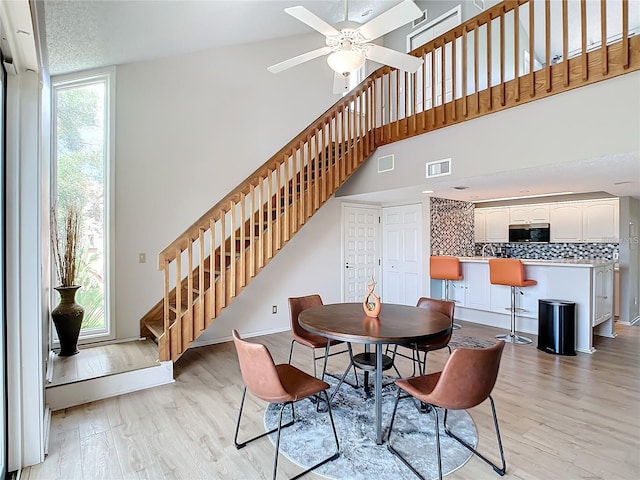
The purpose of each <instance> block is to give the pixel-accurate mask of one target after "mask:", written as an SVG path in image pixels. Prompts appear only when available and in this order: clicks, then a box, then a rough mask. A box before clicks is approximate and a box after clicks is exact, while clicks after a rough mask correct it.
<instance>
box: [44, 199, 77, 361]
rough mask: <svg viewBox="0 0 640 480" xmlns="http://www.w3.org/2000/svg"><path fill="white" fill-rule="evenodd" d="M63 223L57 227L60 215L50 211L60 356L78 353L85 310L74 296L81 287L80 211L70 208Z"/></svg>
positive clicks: (56, 323) (54, 318) (56, 325)
mask: <svg viewBox="0 0 640 480" xmlns="http://www.w3.org/2000/svg"><path fill="white" fill-rule="evenodd" d="M62 217H63V218H62V220H63V222H62V223H63V224H62V225H61V226H60V229H59V228H58V212H57V211H56V209H55V207H54V208H52V209H51V246H52V248H53V259H54V262H55V264H56V273H57V274H58V281H59V282H60V286H58V287H55V289H56V290H57V291H58V293H60V303H59V305H58V306H57V307H56V308H54V309H53V310H52V312H51V317H52V318H53V324H54V325H55V327H56V332H57V334H58V340H60V352H59V353H58V356H60V357H70V356H71V355H75V354H76V353H78V351H79V350H78V337H79V336H80V328H81V327H82V320H83V318H84V308H83V307H82V306H81V305H79V304H77V303H76V300H75V295H76V292H77V291H78V289H79V288H80V285H75V280H76V277H77V274H78V266H79V263H80V247H79V242H80V212H79V209H78V208H76V207H73V206H68V207H67V208H65V211H64V212H63V215H62Z"/></svg>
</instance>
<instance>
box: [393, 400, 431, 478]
mask: <svg viewBox="0 0 640 480" xmlns="http://www.w3.org/2000/svg"><path fill="white" fill-rule="evenodd" d="M403 398H412V397H411V395H404V396H403V395H402V390H401V389H398V395H397V396H396V403H395V405H394V406H393V413H392V414H391V422H389V434H388V435H387V450H389V451H390V452H391V453H392V454H393V455H395V456H396V457H398V458H399V459H400V460H401V461H402V463H404V464H405V465H406V466H407V467H408V468H409V469H410V470H411V471H412V472H413V473H414V474H415V475H416V476H417V477H418V478H420V479H421V480H425V477H424V476H423V475H422V474H421V473H420V472H418V471H417V470H416V469H415V468H414V467H413V465H411V464H410V463H409V461H408V460H407V459H406V458H405V457H404V456H403V455H402V454H401V453H400V452H399V451H398V450H396V449H395V448H394V446H393V445H392V444H391V432H392V431H393V422H394V420H395V418H396V412H397V410H398V402H400V399H403ZM432 410H435V409H432ZM436 432H437V429H436ZM439 451H440V450H439V448H438V452H439ZM440 479H442V474H441V475H440Z"/></svg>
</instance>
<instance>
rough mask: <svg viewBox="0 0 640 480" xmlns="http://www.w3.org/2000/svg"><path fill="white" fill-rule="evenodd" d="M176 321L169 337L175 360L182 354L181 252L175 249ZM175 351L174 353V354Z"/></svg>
mask: <svg viewBox="0 0 640 480" xmlns="http://www.w3.org/2000/svg"><path fill="white" fill-rule="evenodd" d="M175 265H176V307H175V310H176V311H175V315H176V321H175V322H174V323H173V325H172V327H173V331H174V334H172V335H171V340H172V343H173V341H174V338H175V349H174V346H173V345H172V349H171V350H172V354H171V356H172V358H177V356H178V355H180V354H181V353H182V252H181V251H180V249H178V248H176V261H175ZM174 351H175V353H174Z"/></svg>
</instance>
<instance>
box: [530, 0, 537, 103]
mask: <svg viewBox="0 0 640 480" xmlns="http://www.w3.org/2000/svg"><path fill="white" fill-rule="evenodd" d="M534 16H535V12H534V9H533V0H529V83H530V85H531V98H533V97H535V95H536V78H535V72H534V68H535V65H536V64H535V62H534V60H535V58H536V56H535V55H534V52H535V28H536V27H535V20H534Z"/></svg>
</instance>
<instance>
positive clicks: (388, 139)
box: [382, 67, 393, 141]
mask: <svg viewBox="0 0 640 480" xmlns="http://www.w3.org/2000/svg"><path fill="white" fill-rule="evenodd" d="M386 72H387V109H386V111H387V114H386V115H385V117H387V136H386V138H385V140H386V141H391V120H392V118H391V114H392V112H391V105H392V102H393V96H392V95H391V80H392V73H393V72H392V71H391V68H389V67H387V68H386ZM382 102H383V103H384V99H383V100H382Z"/></svg>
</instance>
